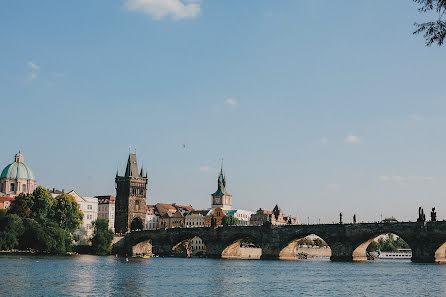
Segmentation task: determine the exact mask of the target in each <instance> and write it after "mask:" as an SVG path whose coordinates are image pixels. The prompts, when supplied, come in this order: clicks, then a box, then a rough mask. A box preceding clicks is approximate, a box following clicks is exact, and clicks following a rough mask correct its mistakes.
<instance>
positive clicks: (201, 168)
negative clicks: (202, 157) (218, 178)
mask: <svg viewBox="0 0 446 297" xmlns="http://www.w3.org/2000/svg"><path fill="white" fill-rule="evenodd" d="M210 170H211V167H209V166H200V171H203V172H207V171H210Z"/></svg>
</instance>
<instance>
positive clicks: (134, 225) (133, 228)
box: [130, 217, 144, 231]
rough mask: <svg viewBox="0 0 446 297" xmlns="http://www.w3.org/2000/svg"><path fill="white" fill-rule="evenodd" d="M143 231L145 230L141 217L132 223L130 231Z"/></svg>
mask: <svg viewBox="0 0 446 297" xmlns="http://www.w3.org/2000/svg"><path fill="white" fill-rule="evenodd" d="M143 229H144V227H143V223H142V220H141V218H139V217H136V218H134V219H133V221H132V223H131V224H130V230H131V231H140V230H143Z"/></svg>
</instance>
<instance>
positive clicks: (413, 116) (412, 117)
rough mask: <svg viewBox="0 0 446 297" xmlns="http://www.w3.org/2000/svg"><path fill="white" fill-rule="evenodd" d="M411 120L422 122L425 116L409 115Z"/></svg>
mask: <svg viewBox="0 0 446 297" xmlns="http://www.w3.org/2000/svg"><path fill="white" fill-rule="evenodd" d="M408 117H409V119H411V120H415V121H420V120H422V119H423V116H421V115H419V114H416V113H412V114H410V115H408Z"/></svg>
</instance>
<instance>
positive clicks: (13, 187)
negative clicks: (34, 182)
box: [0, 183, 32, 193]
mask: <svg viewBox="0 0 446 297" xmlns="http://www.w3.org/2000/svg"><path fill="white" fill-rule="evenodd" d="M4 187H5V186H4V184H0V192H5V189H4ZM27 189H28V187H27V185H26V184H22V192H25V193H26V191H27ZM30 190H32V186H31V187H30ZM9 191H10V192H15V191H16V185H15V183H10V184H9Z"/></svg>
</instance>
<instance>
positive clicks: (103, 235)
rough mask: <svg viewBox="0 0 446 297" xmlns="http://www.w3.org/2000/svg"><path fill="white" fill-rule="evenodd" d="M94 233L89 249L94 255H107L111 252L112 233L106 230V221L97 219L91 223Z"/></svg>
mask: <svg viewBox="0 0 446 297" xmlns="http://www.w3.org/2000/svg"><path fill="white" fill-rule="evenodd" d="M93 226H94V233H93V238H92V239H91V248H92V250H93V252H94V253H95V254H96V255H108V254H110V250H111V243H112V241H113V236H114V233H113V231H112V230H110V229H109V228H108V220H106V219H97V220H96V221H94V222H93Z"/></svg>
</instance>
